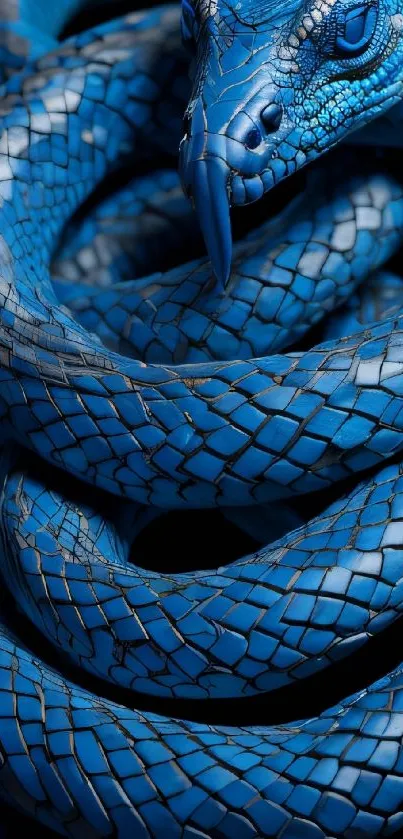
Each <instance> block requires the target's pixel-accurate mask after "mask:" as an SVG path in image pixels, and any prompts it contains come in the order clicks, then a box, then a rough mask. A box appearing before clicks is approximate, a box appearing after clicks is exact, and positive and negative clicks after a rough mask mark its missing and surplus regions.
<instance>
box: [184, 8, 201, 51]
mask: <svg viewBox="0 0 403 839" xmlns="http://www.w3.org/2000/svg"><path fill="white" fill-rule="evenodd" d="M181 32H182V41H183V43H184V44H185V46H186V47H193V46H194V42H195V40H196V38H197V32H198V26H197V20H196V14H195V10H194V8H193V6H192V4H191V2H190V0H182V15H181Z"/></svg>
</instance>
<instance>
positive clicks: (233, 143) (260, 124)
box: [180, 0, 403, 285]
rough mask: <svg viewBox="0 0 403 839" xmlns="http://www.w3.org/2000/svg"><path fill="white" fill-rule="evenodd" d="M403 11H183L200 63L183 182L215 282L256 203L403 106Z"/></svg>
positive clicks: (324, 2) (218, 6) (196, 4)
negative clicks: (244, 209) (236, 212)
mask: <svg viewBox="0 0 403 839" xmlns="http://www.w3.org/2000/svg"><path fill="white" fill-rule="evenodd" d="M399 5H400V8H401V5H402V0H304V2H301V0H283V1H282V2H280V3H279V2H278V0H238V1H237V0H182V33H183V38H184V41H185V43H186V44H187V45H189V46H190V48H191V49H192V51H193V56H194V61H193V64H192V65H191V66H192V77H193V92H192V96H191V99H190V102H189V105H188V108H187V111H186V114H185V134H184V137H183V139H182V142H181V146H180V172H181V178H182V183H183V187H184V190H185V193H186V194H187V195H188V196H189V197H190V198H191V199H192V201H193V203H194V206H195V209H196V212H197V215H198V218H199V223H200V226H201V229H202V232H203V235H204V238H205V242H206V247H207V251H208V253H209V256H210V259H211V262H212V266H213V270H214V273H215V275H216V277H217V279H218V280H219V282H220V283H221V284H222V285H225V284H226V282H227V280H228V277H229V273H230V266H231V251H232V237H231V224H230V207H231V206H235V205H242V204H249V203H251V202H253V201H256V200H258V199H259V198H260V197H261V196H262V195H263V194H264V193H266V192H267V191H268V190H270V189H272V188H273V187H274V186H275V185H276V184H277V183H279V181H281V180H283V179H284V178H286V177H288V176H289V175H290V174H292V173H294V172H295V171H296V170H297V169H300V168H301V167H302V166H304V165H305V164H306V163H309V162H310V161H312V160H314V159H315V158H317V157H318V156H319V155H322V154H323V153H325V152H326V151H328V150H329V149H330V148H332V146H334V145H335V144H336V143H337V142H339V141H340V140H342V139H343V138H344V137H345V136H346V135H347V134H349V133H350V132H352V131H355V130H357V129H358V128H360V127H363V126H364V125H365V124H366V123H367V122H368V121H370V120H371V119H374V118H375V117H377V116H378V115H380V114H381V113H383V112H385V111H386V110H388V109H389V108H390V107H392V105H394V104H395V103H396V102H397V101H399V100H400V99H401V98H402V96H403V38H402V34H403V15H402V14H401V13H400V12H399Z"/></svg>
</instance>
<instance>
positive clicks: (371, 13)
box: [332, 4, 377, 58]
mask: <svg viewBox="0 0 403 839" xmlns="http://www.w3.org/2000/svg"><path fill="white" fill-rule="evenodd" d="M335 12H336V20H337V22H336V38H335V42H334V47H333V50H332V52H333V55H334V56H335V58H353V57H354V56H357V55H361V53H363V52H365V50H366V49H367V47H368V46H369V44H370V42H371V39H372V36H373V34H374V32H375V26H376V21H377V9H376V6H375V5H374V4H360V5H358V6H355V7H354V8H350V9H343V8H342V7H341V8H340V7H339V8H337V10H336V9H335Z"/></svg>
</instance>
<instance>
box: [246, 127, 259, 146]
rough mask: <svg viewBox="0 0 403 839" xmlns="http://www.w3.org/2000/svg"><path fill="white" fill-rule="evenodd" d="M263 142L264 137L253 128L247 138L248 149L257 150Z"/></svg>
mask: <svg viewBox="0 0 403 839" xmlns="http://www.w3.org/2000/svg"><path fill="white" fill-rule="evenodd" d="M261 142H262V135H261V133H260V131H259V129H258V128H252V129H251V130H250V131H249V132H248V133H247V135H246V137H245V146H246V148H247V149H257V147H258V146H260V143H261Z"/></svg>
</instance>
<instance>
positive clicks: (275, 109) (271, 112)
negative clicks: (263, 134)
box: [260, 102, 283, 134]
mask: <svg viewBox="0 0 403 839" xmlns="http://www.w3.org/2000/svg"><path fill="white" fill-rule="evenodd" d="M260 116H261V119H262V122H263V125H264V127H265V129H266V131H267V133H268V134H274V132H275V131H278V129H279V128H280V125H281V120H282V119H283V109H282V107H281V105H278V104H277V103H276V102H271V103H270V105H267V106H266V108H264V110H263V111H262V113H261V115H260Z"/></svg>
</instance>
